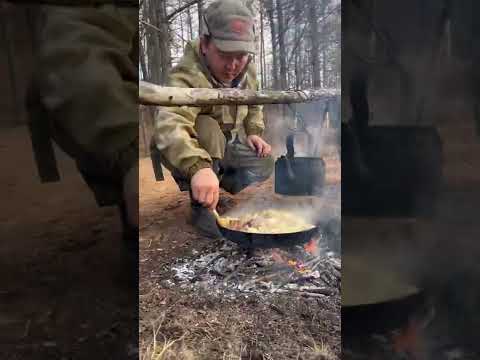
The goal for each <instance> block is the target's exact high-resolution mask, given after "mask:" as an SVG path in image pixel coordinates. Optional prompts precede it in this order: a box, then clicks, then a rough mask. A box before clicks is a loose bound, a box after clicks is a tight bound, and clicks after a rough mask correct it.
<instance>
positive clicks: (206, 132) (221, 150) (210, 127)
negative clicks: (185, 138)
mask: <svg viewBox="0 0 480 360" xmlns="http://www.w3.org/2000/svg"><path fill="white" fill-rule="evenodd" d="M195 131H196V132H197V136H198V143H199V144H200V146H201V147H202V148H204V149H205V150H206V151H207V152H208V153H209V154H210V156H211V157H212V158H217V159H222V158H223V156H224V155H225V146H226V139H225V135H223V132H222V129H221V128H220V125H219V124H218V122H217V120H215V119H213V118H212V117H210V116H206V115H200V116H198V118H197V120H196V122H195Z"/></svg>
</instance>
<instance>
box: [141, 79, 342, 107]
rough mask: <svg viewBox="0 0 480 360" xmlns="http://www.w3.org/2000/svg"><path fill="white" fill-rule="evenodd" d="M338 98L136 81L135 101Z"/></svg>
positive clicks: (332, 92) (324, 93) (324, 92)
mask: <svg viewBox="0 0 480 360" xmlns="http://www.w3.org/2000/svg"><path fill="white" fill-rule="evenodd" d="M338 95H340V91H339V90H336V89H313V90H288V91H273V90H264V91H253V90H241V89H207V88H176V87H162V86H158V85H155V84H151V83H148V82H145V81H140V89H139V101H140V104H142V105H159V106H207V105H263V104H290V103H303V102H310V101H319V100H331V99H333V98H335V97H336V96H338Z"/></svg>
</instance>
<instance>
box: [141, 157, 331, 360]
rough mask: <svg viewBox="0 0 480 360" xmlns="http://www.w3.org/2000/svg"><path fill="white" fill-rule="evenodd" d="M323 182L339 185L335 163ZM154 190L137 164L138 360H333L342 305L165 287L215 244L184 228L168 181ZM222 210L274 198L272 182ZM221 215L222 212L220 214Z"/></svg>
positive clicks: (182, 196) (182, 197)
mask: <svg viewBox="0 0 480 360" xmlns="http://www.w3.org/2000/svg"><path fill="white" fill-rule="evenodd" d="M327 174H328V175H327V181H328V182H329V183H338V182H339V180H340V167H339V162H338V160H337V161H335V160H331V161H328V162H327ZM166 175H167V176H166V179H165V181H163V182H155V179H154V175H153V170H152V168H151V163H150V160H149V159H143V160H141V161H140V214H141V218H140V219H141V220H140V351H141V355H142V357H141V358H142V359H276V360H277V359H278V360H281V359H338V358H339V354H340V299H339V296H337V297H336V298H334V299H330V301H325V300H323V299H322V300H317V299H314V300H311V299H310V300H309V299H300V298H299V299H296V301H291V298H286V297H282V296H281V295H277V296H276V297H273V298H272V299H269V300H268V301H263V300H259V299H256V298H255V297H253V298H252V297H251V298H249V299H248V300H245V299H243V298H242V299H234V300H231V299H226V298H218V297H215V296H213V295H212V294H209V293H206V292H203V293H200V292H198V291H197V292H191V291H187V290H182V289H179V288H172V287H167V286H164V285H163V283H164V282H163V281H162V280H165V279H169V278H172V273H171V271H170V266H171V264H173V263H174V262H175V260H176V259H178V258H180V257H183V258H185V257H189V256H193V254H194V253H196V252H203V251H208V250H209V249H212V250H213V249H215V248H216V247H218V246H219V244H218V243H215V242H214V241H212V240H210V239H208V238H204V237H202V236H200V235H198V234H197V233H196V232H195V230H194V229H193V227H191V225H189V224H188V221H187V218H188V212H189V199H188V193H181V192H179V190H178V187H177V186H176V184H175V183H174V181H173V179H172V178H171V177H170V175H169V174H168V173H167V174H166ZM221 196H223V197H224V198H228V199H230V201H229V202H228V206H227V208H230V207H234V206H235V205H236V204H241V203H244V202H246V201H248V200H249V199H251V198H253V197H256V198H258V197H259V196H263V197H265V199H267V198H269V197H272V196H273V184H272V181H269V182H266V183H263V184H259V185H253V186H251V187H249V188H247V189H246V190H244V191H242V192H241V193H240V194H238V195H236V196H235V197H234V198H233V197H232V196H230V195H228V194H226V193H222V195H221ZM224 210H226V208H224V209H220V212H222V211H224Z"/></svg>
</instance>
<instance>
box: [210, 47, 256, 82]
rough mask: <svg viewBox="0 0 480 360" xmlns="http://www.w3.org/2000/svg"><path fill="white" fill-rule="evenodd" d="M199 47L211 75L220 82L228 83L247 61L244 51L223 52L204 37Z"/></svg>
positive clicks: (238, 73) (246, 54)
mask: <svg viewBox="0 0 480 360" xmlns="http://www.w3.org/2000/svg"><path fill="white" fill-rule="evenodd" d="M201 47H202V49H201V50H202V53H203V54H204V56H205V58H206V60H207V63H208V67H209V68H210V71H211V72H212V75H213V76H215V78H216V79H217V80H220V81H221V82H224V83H230V82H231V81H232V80H233V79H235V78H236V77H237V76H238V75H240V73H241V72H242V71H243V69H244V68H245V66H246V65H247V63H248V53H246V52H223V51H221V50H220V49H218V48H217V47H216V46H215V44H214V43H213V41H207V40H205V39H202V41H201Z"/></svg>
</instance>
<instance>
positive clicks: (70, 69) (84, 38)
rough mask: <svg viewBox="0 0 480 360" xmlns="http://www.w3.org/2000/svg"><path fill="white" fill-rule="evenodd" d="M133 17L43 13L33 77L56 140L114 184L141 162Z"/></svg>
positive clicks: (112, 12)
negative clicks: (36, 68)
mask: <svg viewBox="0 0 480 360" xmlns="http://www.w3.org/2000/svg"><path fill="white" fill-rule="evenodd" d="M134 13H135V9H133V8H132V9H131V10H125V11H119V10H118V9H117V8H115V7H112V6H101V7H98V8H95V7H91V8H90V7H86V8H68V7H47V8H46V15H47V18H46V23H45V28H44V30H43V39H44V41H43V43H42V44H41V49H40V62H39V68H38V72H37V74H36V80H37V84H36V86H38V88H39V89H38V91H39V94H40V101H41V103H42V105H43V106H44V108H45V110H46V111H47V114H48V119H44V121H47V120H48V121H49V122H50V124H51V128H52V129H53V136H54V139H55V140H56V142H57V143H58V144H59V145H60V147H61V148H62V149H63V150H64V151H66V152H67V153H68V154H70V155H71V156H72V157H73V158H75V159H76V160H77V161H79V162H80V163H87V164H83V165H84V166H88V163H89V160H88V159H90V158H93V159H95V161H97V162H98V163H99V164H102V165H101V166H96V167H95V169H94V170H95V171H96V172H99V171H101V172H102V176H106V177H112V178H117V179H118V180H119V181H121V178H122V177H123V176H124V175H125V174H126V173H127V172H128V171H129V169H130V168H131V167H132V166H134V165H135V164H136V162H137V161H138V105H137V98H138V83H137V82H138V70H137V68H136V66H135V64H134V63H133V62H132V61H131V59H130V58H129V53H130V52H131V48H132V39H133V38H134V36H135V33H136V31H137V26H138V25H137V22H136V21H135V19H134V16H133V15H134ZM100 168H101V169H100ZM92 171H93V170H92Z"/></svg>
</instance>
